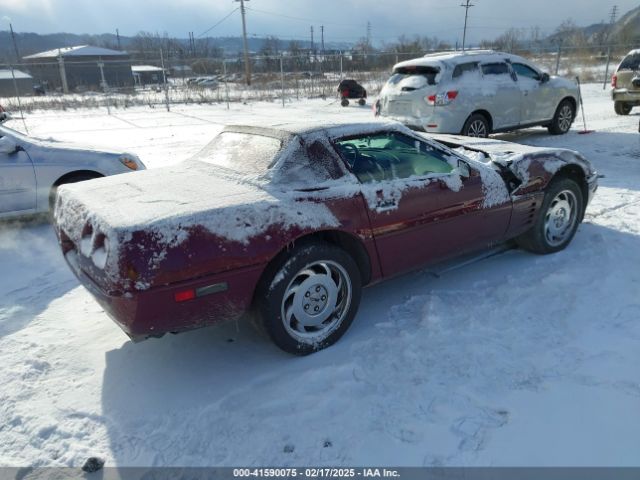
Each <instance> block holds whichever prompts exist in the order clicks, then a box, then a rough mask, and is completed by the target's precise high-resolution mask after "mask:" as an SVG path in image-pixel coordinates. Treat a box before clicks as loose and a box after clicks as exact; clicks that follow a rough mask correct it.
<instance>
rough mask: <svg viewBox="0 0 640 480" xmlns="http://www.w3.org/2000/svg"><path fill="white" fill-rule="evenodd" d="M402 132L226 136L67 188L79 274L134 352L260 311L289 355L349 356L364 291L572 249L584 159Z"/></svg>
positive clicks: (59, 212) (309, 128)
mask: <svg viewBox="0 0 640 480" xmlns="http://www.w3.org/2000/svg"><path fill="white" fill-rule="evenodd" d="M468 142H469V139H468V138H465V137H452V136H440V137H438V138H430V137H429V136H427V135H426V134H421V133H418V132H414V131H412V130H410V129H408V128H406V127H404V126H402V125H401V124H399V123H397V122H371V123H367V124H347V125H332V126H323V125H293V124H292V125H282V126H279V127H278V128H277V129H276V128H259V127H241V126H234V127H226V128H225V129H224V130H223V132H222V133H221V134H220V135H219V136H217V137H216V138H215V139H213V141H212V142H211V143H210V144H209V145H207V146H206V147H205V148H204V149H203V150H202V151H201V152H200V153H199V154H197V155H196V156H194V157H193V158H192V159H190V160H187V161H186V162H184V163H182V164H179V165H176V166H171V167H166V168H158V169H155V170H147V171H145V172H141V173H139V174H135V175H130V176H129V175H127V176H115V177H110V178H103V179H98V180H95V181H93V182H90V183H91V185H89V184H76V185H66V186H64V187H62V188H61V189H60V192H59V194H58V199H57V202H56V209H55V219H56V220H55V228H56V231H57V234H58V238H59V241H60V245H61V248H62V251H63V253H64V255H65V258H66V260H67V263H68V264H69V266H70V267H71V269H72V270H73V271H74V273H75V274H76V275H77V276H78V278H79V279H80V281H81V282H82V283H83V284H84V285H85V286H86V287H87V289H88V290H89V291H90V292H91V293H92V294H93V296H95V298H96V299H97V301H98V302H99V303H100V304H101V305H102V307H103V308H104V310H105V311H106V312H107V313H108V314H109V315H110V316H111V317H112V318H113V319H114V320H115V322H116V323H117V324H118V325H119V326H120V327H121V328H122V329H123V330H124V331H125V332H126V333H127V334H128V335H129V336H130V337H131V338H132V339H133V340H141V339H144V338H147V337H155V336H161V335H163V334H165V333H168V332H172V333H177V332H181V331H185V330H190V329H194V328H197V327H203V326H206V325H210V324H213V323H216V322H220V321H223V320H231V319H237V318H239V317H240V316H242V315H243V314H245V313H247V312H257V313H258V314H259V323H260V325H261V328H263V329H264V330H266V332H267V333H268V334H269V335H270V337H271V338H272V340H273V341H274V342H275V343H276V344H277V345H278V346H279V347H280V348H282V349H283V350H285V351H287V352H290V353H294V354H308V353H311V352H314V351H316V350H319V349H321V348H324V347H326V346H329V345H331V344H333V343H334V342H336V341H337V340H338V339H339V338H340V337H341V336H342V335H343V334H344V333H345V331H346V330H347V328H348V327H349V325H350V324H351V322H352V321H353V319H354V316H355V314H356V311H357V309H358V304H359V301H360V292H361V289H362V287H363V286H365V285H370V284H373V283H376V282H378V281H381V280H383V279H385V278H390V277H394V276H396V275H398V274H401V273H404V272H407V271H410V270H413V269H416V268H420V267H422V266H424V265H427V264H431V263H434V262H438V261H442V260H444V259H447V258H450V257H454V256H456V255H460V254H463V253H466V252H470V251H473V250H477V249H482V248H486V247H487V246H490V245H495V244H496V243H499V242H502V241H505V240H507V239H512V238H516V239H517V240H518V242H519V243H520V245H521V246H523V247H524V248H526V249H529V250H531V251H533V252H537V253H551V252H557V251H559V250H561V249H563V248H565V247H566V246H567V245H568V244H569V242H570V241H571V239H572V238H573V236H574V234H575V232H576V230H577V228H578V225H579V223H580V222H581V221H582V218H583V216H584V212H585V209H586V206H587V204H588V202H589V201H590V199H591V197H592V195H593V193H594V192H595V189H596V186H597V184H596V182H597V175H596V172H595V171H594V170H593V168H592V167H591V165H590V164H589V162H588V161H587V160H585V159H584V158H583V157H582V156H581V155H579V154H577V153H575V152H572V151H568V150H562V149H549V148H546V149H542V148H535V147H524V146H522V145H515V144H510V143H504V142H499V141H493V140H492V141H486V140H485V141H482V140H479V139H475V140H474V141H473V144H472V145H471V146H469V148H468V149H465V144H466V143H468Z"/></svg>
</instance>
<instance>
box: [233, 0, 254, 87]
mask: <svg viewBox="0 0 640 480" xmlns="http://www.w3.org/2000/svg"><path fill="white" fill-rule="evenodd" d="M235 1H236V2H240V14H241V15H242V43H243V45H244V75H245V77H246V81H247V85H251V64H250V63H249V46H248V45H247V21H246V20H245V13H246V12H245V8H244V2H248V1H249V0H235Z"/></svg>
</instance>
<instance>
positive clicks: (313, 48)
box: [311, 25, 315, 52]
mask: <svg viewBox="0 0 640 480" xmlns="http://www.w3.org/2000/svg"><path fill="white" fill-rule="evenodd" d="M314 50H315V47H314V46H313V25H311V52H313V51H314Z"/></svg>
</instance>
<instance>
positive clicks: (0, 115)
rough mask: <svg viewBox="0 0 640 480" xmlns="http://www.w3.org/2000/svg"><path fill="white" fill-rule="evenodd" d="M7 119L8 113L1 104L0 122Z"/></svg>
mask: <svg viewBox="0 0 640 480" xmlns="http://www.w3.org/2000/svg"><path fill="white" fill-rule="evenodd" d="M8 119H9V114H8V113H7V112H6V110H5V109H4V108H3V107H2V105H0V123H2V122H4V121H5V120H8Z"/></svg>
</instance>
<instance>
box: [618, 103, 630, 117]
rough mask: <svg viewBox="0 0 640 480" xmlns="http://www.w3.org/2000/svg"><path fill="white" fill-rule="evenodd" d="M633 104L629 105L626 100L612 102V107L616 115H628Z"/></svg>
mask: <svg viewBox="0 0 640 480" xmlns="http://www.w3.org/2000/svg"><path fill="white" fill-rule="evenodd" d="M632 108H633V105H629V104H628V103H626V102H614V103H613V109H614V110H615V111H616V113H617V114H618V115H629V114H630V113H631V109H632Z"/></svg>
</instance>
